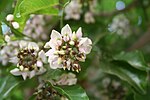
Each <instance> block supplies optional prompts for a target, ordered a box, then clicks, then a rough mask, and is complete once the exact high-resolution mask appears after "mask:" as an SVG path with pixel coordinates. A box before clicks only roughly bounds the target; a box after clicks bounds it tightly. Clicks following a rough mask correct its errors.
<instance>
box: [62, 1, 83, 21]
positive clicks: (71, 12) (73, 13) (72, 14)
mask: <svg viewBox="0 0 150 100" xmlns="http://www.w3.org/2000/svg"><path fill="white" fill-rule="evenodd" d="M81 7H82V5H81V4H80V1H79V0H72V1H71V2H70V3H69V4H68V5H67V6H66V8H65V13H66V16H65V19H75V20H79V19H80V14H81V13H82V9H81Z"/></svg>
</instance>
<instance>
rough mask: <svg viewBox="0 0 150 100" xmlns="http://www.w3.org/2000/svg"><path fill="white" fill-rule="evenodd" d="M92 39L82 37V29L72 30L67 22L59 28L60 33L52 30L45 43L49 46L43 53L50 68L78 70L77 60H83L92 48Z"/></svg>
mask: <svg viewBox="0 0 150 100" xmlns="http://www.w3.org/2000/svg"><path fill="white" fill-rule="evenodd" d="M91 45H92V41H91V40H90V39H89V38H87V37H85V38H83V37H82V30H81V28H79V29H78V30H77V32H72V30H71V28H70V26H69V25H68V24H67V25H66V26H64V27H63V28H62V30H61V34H60V33H59V32H57V31H55V30H52V33H51V39H50V41H49V42H47V43H46V44H45V46H44V47H45V48H51V49H50V50H48V51H47V52H46V53H45V54H46V56H48V57H49V58H48V62H49V63H50V67H51V68H52V69H57V68H63V69H64V70H65V69H68V70H70V69H71V70H72V71H76V72H79V71H81V67H80V65H79V62H84V61H85V59H86V54H89V53H90V51H91V49H92V46H91Z"/></svg>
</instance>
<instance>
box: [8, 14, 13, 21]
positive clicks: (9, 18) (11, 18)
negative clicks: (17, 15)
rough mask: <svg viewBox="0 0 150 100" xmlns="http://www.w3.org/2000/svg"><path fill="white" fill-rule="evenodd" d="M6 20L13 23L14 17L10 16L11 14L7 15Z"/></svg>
mask: <svg viewBox="0 0 150 100" xmlns="http://www.w3.org/2000/svg"><path fill="white" fill-rule="evenodd" d="M6 20H7V21H13V20H14V15H12V14H9V15H7V17H6Z"/></svg>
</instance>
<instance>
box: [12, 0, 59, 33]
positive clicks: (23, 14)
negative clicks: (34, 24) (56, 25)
mask: <svg viewBox="0 0 150 100" xmlns="http://www.w3.org/2000/svg"><path fill="white" fill-rule="evenodd" d="M57 4H59V2H58V0H18V2H17V5H16V8H15V11H14V16H15V21H17V22H18V23H19V25H20V28H19V31H20V32H22V31H23V29H24V26H25V24H26V21H27V19H28V18H29V15H30V14H45V15H58V12H59V11H58V9H56V8H55V7H54V6H55V5H57Z"/></svg>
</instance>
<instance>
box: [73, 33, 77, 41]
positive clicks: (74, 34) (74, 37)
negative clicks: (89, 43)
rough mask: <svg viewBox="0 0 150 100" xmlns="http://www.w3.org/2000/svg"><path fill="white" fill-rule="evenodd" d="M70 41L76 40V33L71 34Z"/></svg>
mask: <svg viewBox="0 0 150 100" xmlns="http://www.w3.org/2000/svg"><path fill="white" fill-rule="evenodd" d="M72 39H73V40H76V39H77V36H76V33H75V32H73V33H72Z"/></svg>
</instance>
